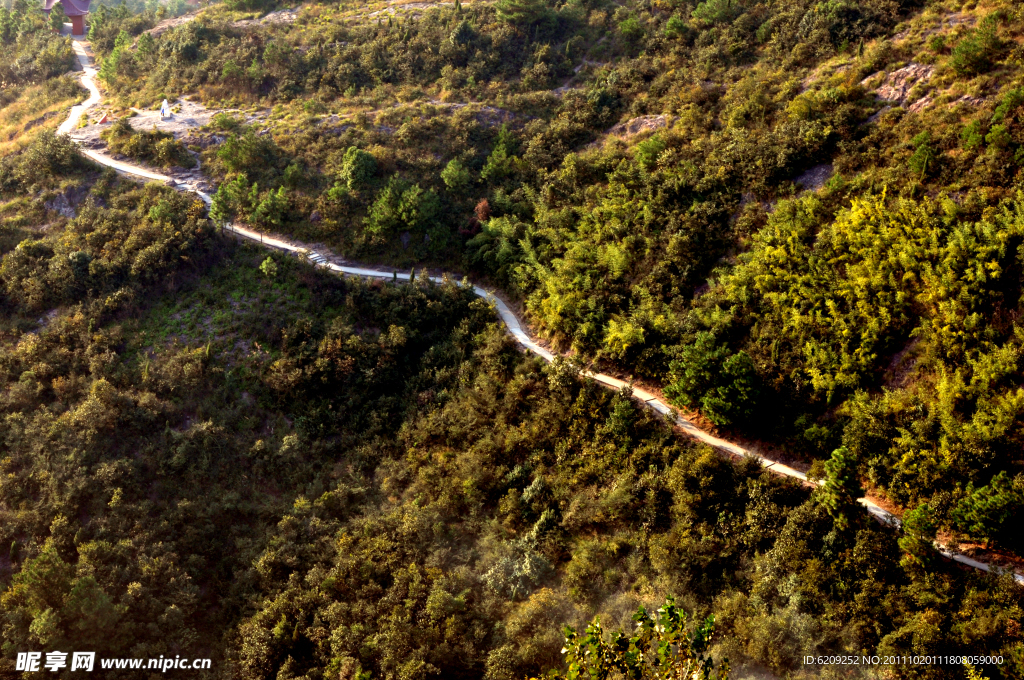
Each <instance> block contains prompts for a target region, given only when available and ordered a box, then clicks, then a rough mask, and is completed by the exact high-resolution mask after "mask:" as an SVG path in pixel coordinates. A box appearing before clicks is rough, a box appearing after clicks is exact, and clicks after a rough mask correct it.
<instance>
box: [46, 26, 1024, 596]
mask: <svg viewBox="0 0 1024 680" xmlns="http://www.w3.org/2000/svg"><path fill="white" fill-rule="evenodd" d="M83 42H84V41H79V40H73V48H74V51H75V55H76V56H77V57H78V61H79V63H80V64H81V65H82V69H83V71H82V76H81V82H82V86H83V87H85V88H86V89H87V90H88V91H89V97H88V99H86V100H85V101H84V102H82V103H81V104H78V105H76V106H73V107H72V108H71V112H70V114H69V115H68V119H67V120H65V121H64V122H63V123H61V125H60V127H59V128H57V133H58V134H68V135H71V136H72V139H73V138H74V135H73V132H74V129H75V127H76V126H77V125H78V121H79V120H80V118H81V117H82V115H84V114H85V113H87V112H88V111H89V110H90V109H91V108H93V107H94V106H96V105H97V104H99V103H100V100H101V95H100V90H99V87H98V85H97V84H96V73H97V72H96V68H95V66H94V64H93V60H92V57H91V56H89V53H88V51H87V50H86V49H85V46H84V45H83V44H82V43H83ZM80 149H81V152H82V153H83V154H84V155H86V156H88V157H89V158H91V159H92V160H94V161H96V162H97V163H99V164H100V165H104V166H107V167H109V168H113V169H114V170H116V171H118V172H120V173H123V174H126V175H131V176H134V177H140V178H143V179H148V180H153V181H157V182H163V183H167V184H170V185H173V186H175V188H177V189H178V190H181V191H191V192H193V193H195V194H196V195H197V196H199V198H201V199H202V200H203V202H204V203H206V204H207V205H210V204H211V203H212V202H213V199H212V197H211V196H210V195H209V194H208V193H206V192H204V191H201V190H200V189H199V188H198V187H196V186H194V185H192V184H189V183H178V182H176V181H175V180H174V179H173V178H171V177H169V176H167V175H163V174H161V173H159V172H154V171H153V170H149V169H146V168H143V167H140V166H138V165H134V164H132V163H125V162H123V161H118V160H114V159H113V158H111V157H110V156H107V155H106V154H103V153H100V152H98V151H95V150H92V149H86V148H82V147H80ZM229 229H230V230H231V231H232V232H233V233H235V234H237V235H238V236H241V237H243V238H247V239H251V240H253V241H256V242H259V243H260V244H262V245H264V246H267V247H272V248H276V249H278V250H283V251H286V252H291V253H295V254H297V255H300V256H304V257H306V258H307V259H309V260H310V261H311V262H312V263H313V264H315V265H317V266H320V267H324V268H327V269H329V270H331V271H334V272H337V273H339V274H342V275H347V276H360V277H364V278H383V279H394V278H397V279H399V280H403V281H408V280H409V278H410V276H411V275H410V274H409V273H402V272H394V271H384V270H379V269H371V268H367V267H352V266H344V265H339V264H335V263H333V262H330V261H329V260H328V258H327V257H326V256H325V255H324V254H323V253H319V252H316V251H313V250H309V249H308V248H304V247H302V246H298V245H295V244H293V243H289V242H288V241H286V240H283V239H281V238H278V237H274V236H269V235H266V234H262V233H260V232H257V231H253V230H251V229H248V228H246V227H245V226H242V225H239V224H233V225H229ZM430 279H431V280H432V281H436V282H438V283H440V282H441V280H442V277H437V276H431V277H430ZM473 291H474V292H475V293H476V294H477V295H479V296H480V297H482V298H484V299H486V300H488V301H489V302H491V303H492V304H493V305H494V307H495V309H496V311H497V312H498V316H500V317H501V320H502V322H503V323H504V324H505V326H506V327H507V328H508V331H509V333H510V334H511V335H512V337H513V338H515V340H516V342H518V343H519V344H520V345H522V346H523V347H524V348H525V349H527V350H528V351H530V352H533V353H534V354H536V355H538V356H540V357H541V358H543V359H544V360H545V361H548V362H550V361H553V360H554V358H555V357H554V355H553V354H552V353H551V352H549V351H548V350H546V349H545V348H544V347H542V346H541V345H540V344H538V343H537V342H536V341H535V340H534V339H533V338H531V337H530V335H529V333H527V332H526V329H525V328H524V327H523V324H522V322H521V321H520V320H519V318H518V317H517V316H516V315H515V313H513V311H512V310H511V309H510V308H509V306H508V305H507V304H505V302H503V301H502V300H501V299H500V298H499V297H498V296H497V295H495V294H494V292H493V291H490V290H488V289H486V288H482V287H480V286H476V285H474V286H473ZM585 375H586V376H587V377H589V378H592V379H593V380H594V381H596V382H598V383H600V384H602V385H605V386H607V387H609V388H612V389H616V390H618V389H621V388H622V387H624V386H626V384H627V383H625V382H624V381H622V380H619V379H618V378H613V377H612V376H610V375H605V374H603V373H592V372H589V371H588V372H586V373H585ZM633 396H634V397H635V398H636V399H638V400H639V401H641V402H643V404H644V405H645V406H647V407H648V408H650V409H652V410H654V411H656V412H657V413H659V414H661V415H663V416H666V417H670V418H672V419H673V420H674V423H675V425H676V427H678V428H680V429H681V430H682V431H683V432H685V433H686V434H687V435H689V436H690V437H692V438H694V439H697V440H699V441H702V442H704V443H705V444H708V445H709V446H712V447H714V448H715V449H717V450H719V451H721V452H723V453H725V454H728V455H730V456H734V457H742V458H754V459H755V460H757V461H758V462H759V463H760V464H761V465H762V466H764V467H765V468H766V469H768V470H770V471H771V472H774V473H776V474H779V475H783V476H785V477H792V478H794V479H798V480H800V481H801V482H803V483H805V484H809V485H812V486H813V485H815V484H816V483H815V482H814V481H813V480H810V479H808V478H807V475H805V474H804V473H802V472H800V471H799V470H796V469H794V468H791V467H789V466H788V465H784V464H782V463H780V462H778V461H774V460H770V459H768V458H764V457H762V456H760V455H758V454H757V453H755V452H753V451H750V450H748V449H745V448H743V447H742V446H739V445H737V444H733V443H732V442H728V441H726V440H724V439H720V438H718V437H716V436H714V435H713V434H711V433H709V432H706V431H704V430H702V429H701V428H700V427H699V426H698V425H697V424H695V423H694V422H693V421H691V420H689V419H688V418H686V417H685V416H682V415H679V414H678V413H675V411H674V410H673V409H672V408H671V407H669V406H668V405H667V404H665V402H663V401H661V400H660V399H659V398H658V397H657V396H655V395H653V394H651V393H650V392H647V391H645V390H642V389H638V388H635V387H634V388H633ZM858 502H859V503H860V504H861V505H863V506H864V507H865V508H866V509H867V511H868V512H869V513H870V514H871V515H872V516H874V517H875V518H877V519H878V520H879V521H881V522H883V523H885V524H887V525H889V526H892V527H894V528H899V526H900V519H899V518H898V517H897V516H896V515H894V514H892V513H890V512H888V511H887V510H884V509H883V508H881V507H879V506H878V505H877V504H876V503H874V502H873V501H871V500H870V499H868V498H860V499H858ZM935 547H936V549H937V550H938V551H939V552H940V553H941V554H942V555H943V556H945V557H946V558H948V559H950V560H953V561H955V562H959V563H960V564H963V565H966V566H969V567H973V568H975V569H981V570H983V571H997V570H999V568H998V567H993V566H992V565H989V564H986V563H985V562H981V561H979V560H975V559H973V558H971V557H968V556H967V555H963V554H960V553H957V552H955V551H953V550H952V549H950V548H948V547H947V546H945V545H942V544H941V543H938V542H936V544H935ZM1013 577H1014V580H1016V581H1017V583H1018V584H1020V585H1024V575H1021V574H1019V573H1014V574H1013Z"/></svg>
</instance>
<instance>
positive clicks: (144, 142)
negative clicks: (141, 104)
mask: <svg viewBox="0 0 1024 680" xmlns="http://www.w3.org/2000/svg"><path fill="white" fill-rule="evenodd" d="M101 136H102V137H103V139H104V140H106V142H107V147H108V148H109V149H110V150H111V151H113V152H114V153H119V154H124V155H125V156H128V157H129V158H134V159H135V160H139V161H143V162H146V163H152V164H154V165H159V166H161V167H165V168H168V167H171V166H179V167H182V168H194V167H195V166H196V159H195V158H194V157H193V156H192V154H190V153H189V152H188V149H186V148H185V146H184V145H183V144H182V143H181V142H179V141H178V140H176V139H175V138H174V135H173V134H172V133H170V132H161V131H160V130H157V129H156V128H155V127H154V128H153V129H152V130H136V129H134V128H133V127H132V125H131V123H130V122H129V119H128V118H119V119H118V120H116V121H115V122H114V124H113V125H111V126H110V129H109V130H104V131H103V133H102V135H101Z"/></svg>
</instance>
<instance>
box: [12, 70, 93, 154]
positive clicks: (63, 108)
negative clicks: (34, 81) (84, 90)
mask: <svg viewBox="0 0 1024 680" xmlns="http://www.w3.org/2000/svg"><path fill="white" fill-rule="evenodd" d="M75 101H76V99H75V98H74V97H69V98H66V99H62V100H60V101H56V102H54V101H52V100H51V99H50V98H49V97H48V96H47V92H46V90H45V88H44V87H43V86H42V85H30V86H28V87H26V88H25V89H24V90H23V91H22V92H21V94H20V96H19V97H18V98H17V99H15V100H14V101H13V102H11V103H10V104H8V105H7V106H5V107H3V108H2V109H0V156H7V155H9V154H13V153H17V152H18V151H20V150H21V149H23V148H25V147H26V146H27V145H28V144H29V143H30V142H31V141H32V138H33V137H35V135H36V134H38V133H39V132H40V131H41V130H52V129H56V128H57V127H58V126H59V125H60V124H61V123H62V122H63V121H64V119H65V118H66V117H67V111H68V109H69V108H71V106H72V105H73V104H74V103H75Z"/></svg>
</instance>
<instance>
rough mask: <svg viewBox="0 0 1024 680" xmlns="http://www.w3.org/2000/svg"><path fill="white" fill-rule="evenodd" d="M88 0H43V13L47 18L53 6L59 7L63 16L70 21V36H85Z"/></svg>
mask: <svg viewBox="0 0 1024 680" xmlns="http://www.w3.org/2000/svg"><path fill="white" fill-rule="evenodd" d="M89 2H90V0H43V11H44V12H46V14H47V16H49V14H50V10H52V9H53V6H54V5H60V6H61V8H62V9H63V10H64V14H65V15H66V16H67V17H68V18H69V19H71V35H85V15H86V14H88V13H89Z"/></svg>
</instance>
